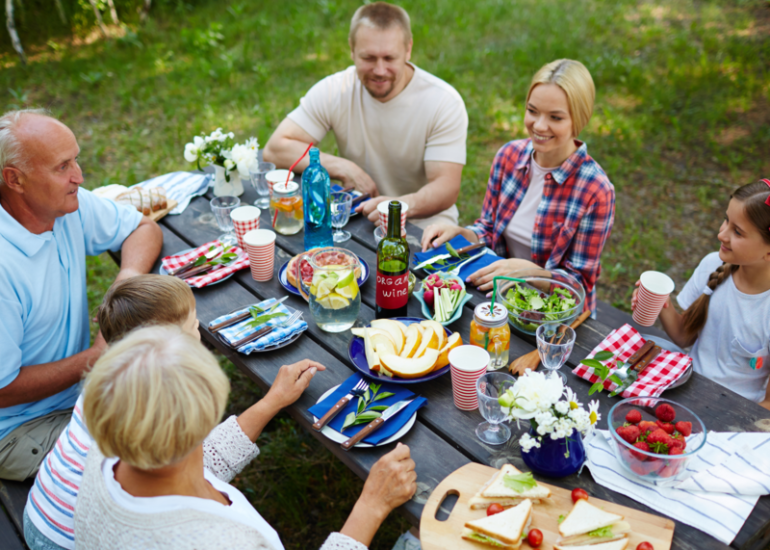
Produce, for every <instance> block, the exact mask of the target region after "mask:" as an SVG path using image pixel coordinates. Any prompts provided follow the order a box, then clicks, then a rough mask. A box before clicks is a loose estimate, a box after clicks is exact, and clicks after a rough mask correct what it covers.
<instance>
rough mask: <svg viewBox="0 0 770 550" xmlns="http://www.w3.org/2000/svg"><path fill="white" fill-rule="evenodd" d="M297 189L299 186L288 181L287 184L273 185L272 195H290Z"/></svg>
mask: <svg viewBox="0 0 770 550" xmlns="http://www.w3.org/2000/svg"><path fill="white" fill-rule="evenodd" d="M298 189H299V185H297V183H296V182H293V181H290V182H289V183H286V182H285V181H284V182H282V183H276V184H274V185H273V193H278V194H279V195H291V194H292V193H296V192H297V190H298Z"/></svg>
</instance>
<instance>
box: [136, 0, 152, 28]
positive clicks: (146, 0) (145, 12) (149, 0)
mask: <svg viewBox="0 0 770 550" xmlns="http://www.w3.org/2000/svg"><path fill="white" fill-rule="evenodd" d="M151 4H152V0H144V7H143V8H142V13H141V14H140V15H139V21H141V22H142V23H144V20H145V19H147V16H148V15H149V14H150V5H151Z"/></svg>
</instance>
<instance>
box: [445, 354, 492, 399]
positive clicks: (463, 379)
mask: <svg viewBox="0 0 770 550" xmlns="http://www.w3.org/2000/svg"><path fill="white" fill-rule="evenodd" d="M488 366H489V353H488V352H487V350H485V349H484V348H480V347H478V346H458V347H456V348H454V349H453V350H452V351H450V352H449V372H450V373H451V376H452V397H453V398H454V402H455V407H457V408H458V409H460V410H461V411H473V410H476V409H478V408H479V400H478V395H477V394H476V380H478V379H479V378H481V377H482V376H484V374H486V372H487V367H488Z"/></svg>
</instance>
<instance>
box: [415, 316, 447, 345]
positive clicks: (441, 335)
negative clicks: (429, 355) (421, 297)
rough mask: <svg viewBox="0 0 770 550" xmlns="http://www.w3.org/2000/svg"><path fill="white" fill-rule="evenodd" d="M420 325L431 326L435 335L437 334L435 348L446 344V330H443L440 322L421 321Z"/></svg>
mask: <svg viewBox="0 0 770 550" xmlns="http://www.w3.org/2000/svg"><path fill="white" fill-rule="evenodd" d="M420 324H421V325H425V326H429V327H433V332H435V333H436V336H438V347H437V348H436V349H441V348H443V347H444V346H445V345H446V339H447V335H446V331H445V330H444V327H443V326H441V323H439V322H438V321H430V320H428V321H423V322H421V323H420Z"/></svg>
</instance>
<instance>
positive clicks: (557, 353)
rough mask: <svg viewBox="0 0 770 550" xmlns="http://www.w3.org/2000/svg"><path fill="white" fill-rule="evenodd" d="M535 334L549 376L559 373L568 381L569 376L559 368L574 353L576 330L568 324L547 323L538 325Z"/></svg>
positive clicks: (541, 358)
mask: <svg viewBox="0 0 770 550" xmlns="http://www.w3.org/2000/svg"><path fill="white" fill-rule="evenodd" d="M535 336H536V337H537V352H538V354H539V355H540V361H542V363H543V366H544V367H545V368H546V369H547V370H548V375H547V376H549V377H550V376H556V375H557V374H558V375H559V376H561V377H562V379H563V380H564V381H565V382H566V381H567V377H566V376H564V373H562V372H559V369H560V368H561V366H562V365H563V364H564V363H566V362H567V359H569V354H570V353H572V347H573V346H574V345H575V331H574V330H572V329H571V328H570V327H568V326H567V325H557V324H547V325H540V326H539V327H537V331H536V332H535Z"/></svg>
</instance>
